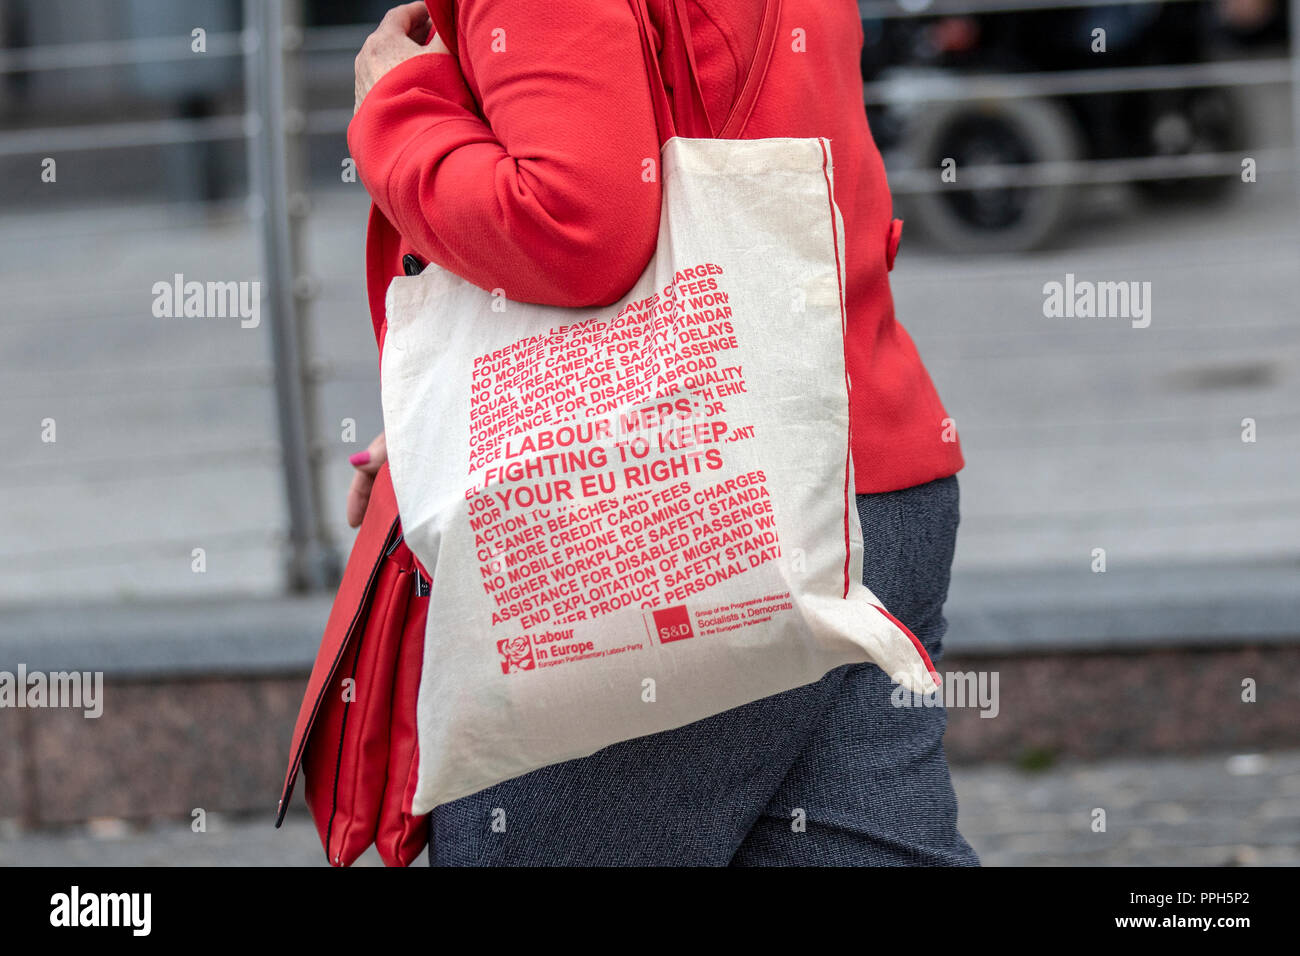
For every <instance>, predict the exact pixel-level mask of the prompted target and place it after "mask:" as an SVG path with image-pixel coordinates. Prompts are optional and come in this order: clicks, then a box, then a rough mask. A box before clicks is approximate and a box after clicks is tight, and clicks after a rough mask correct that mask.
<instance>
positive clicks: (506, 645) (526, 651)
mask: <svg viewBox="0 0 1300 956" xmlns="http://www.w3.org/2000/svg"><path fill="white" fill-rule="evenodd" d="M497 653H498V654H500V655H501V673H503V674H509V673H510V672H511V671H530V670H532V669H533V648H532V645H530V644H529V643H528V638H527V637H515V638H506V639H505V640H504V641H497Z"/></svg>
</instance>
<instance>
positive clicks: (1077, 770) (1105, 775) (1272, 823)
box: [0, 752, 1300, 866]
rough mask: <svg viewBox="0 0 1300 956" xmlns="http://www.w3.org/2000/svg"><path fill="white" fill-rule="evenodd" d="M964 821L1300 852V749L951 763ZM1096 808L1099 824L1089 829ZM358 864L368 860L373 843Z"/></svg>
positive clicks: (118, 857) (6, 845) (1026, 833)
mask: <svg viewBox="0 0 1300 956" xmlns="http://www.w3.org/2000/svg"><path fill="white" fill-rule="evenodd" d="M953 775H954V779H955V781H956V786H957V791H958V796H959V798H960V801H961V828H962V831H963V833H965V835H966V837H967V839H968V840H970V842H971V844H972V845H973V846H974V847H975V848H976V850H978V851H979V854H980V857H981V858H982V860H983V861H984V863H985V865H989V866H1140V865H1186V866H1253V865H1264V866H1269V865H1272V866H1294V865H1298V864H1300V752H1285V753H1272V754H1238V755H1233V756H1223V755H1220V756H1213V757H1199V758H1191V759H1173V758H1125V759H1117V760H1109V761H1104V762H1100V763H1089V764H1061V765H1059V766H1056V767H1050V768H1048V769H1045V770H1040V771H1033V772H1027V771H1023V770H1019V769H1016V768H1013V767H1007V766H962V767H956V768H954V771H953ZM1097 808H1100V809H1102V810H1105V813H1106V818H1105V822H1106V829H1105V832H1093V829H1092V821H1093V817H1094V812H1095V810H1096V809H1097ZM60 864H62V865H74V866H135V865H178V866H204V865H206V866H276V865H284V866H323V865H324V856H323V854H322V853H321V850H320V844H319V842H318V841H317V838H316V833H315V831H314V829H313V828H312V825H311V822H310V820H308V818H307V817H306V816H305V815H298V816H293V817H290V818H289V819H288V820H287V821H286V822H285V825H284V827H283V828H282V829H281V830H279V831H275V830H272V829H271V826H270V821H269V820H267V819H264V818H248V817H244V818H237V819H236V818H218V817H216V816H213V815H209V817H208V829H207V832H206V833H202V834H197V833H194V832H192V831H191V829H190V827H189V826H188V825H187V824H184V823H167V824H159V825H154V826H149V827H145V828H138V827H133V826H130V825H128V824H125V823H122V822H121V821H116V820H100V821H96V822H94V823H92V824H90V825H88V826H85V827H76V828H71V829H63V830H53V831H41V832H22V831H20V830H19V829H18V828H17V827H16V826H14V825H13V824H12V823H3V822H0V865H8V866H13V865H31V866H48V865H60ZM360 865H365V866H378V865H380V862H379V858H378V856H377V855H376V854H375V852H374V850H373V849H371V850H370V851H369V852H367V854H366V855H365V856H364V857H363V858H362V859H361V861H360Z"/></svg>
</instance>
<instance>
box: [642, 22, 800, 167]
mask: <svg viewBox="0 0 1300 956" xmlns="http://www.w3.org/2000/svg"><path fill="white" fill-rule="evenodd" d="M631 3H632V12H633V14H634V15H635V16H636V18H637V29H638V30H639V31H640V33H641V53H642V56H643V58H644V60H645V67H646V74H647V76H648V77H649V79H650V96H651V99H652V101H653V103H654V111H655V124H656V126H657V127H658V130H659V144H660V145H661V146H662V145H663V144H664V143H666V142H668V140H670V139H671V138H672V137H674V136H689V137H693V138H702V139H712V138H714V137H717V138H719V139H737V138H739V137H740V134H741V133H742V132H743V131H744V128H745V124H746V123H747V122H748V121H749V117H750V114H751V113H752V112H753V111H754V104H755V102H757V100H758V93H759V90H760V89H761V88H762V86H763V80H764V78H765V77H766V76H767V70H768V67H769V66H770V65H771V62H772V51H773V50H774V49H775V48H776V30H777V23H778V21H779V20H780V17H781V0H767V3H766V4H765V6H764V8H763V21H762V23H761V25H760V26H759V32H758V43H757V45H756V46H755V48H754V60H753V62H752V63H751V64H750V66H749V71H748V73H747V74H746V76H745V82H744V83H743V84H742V86H741V89H740V94H739V95H738V96H737V97H736V101H735V103H734V105H733V106H732V108H731V113H730V115H729V116H728V117H727V120H726V122H725V123H724V124H723V126H722V129H721V130H720V131H717V132H715V130H714V126H713V123H712V121H711V120H710V119H709V112H708V108H707V107H706V106H705V105H704V94H703V92H702V91H701V89H700V81H699V74H698V71H697V69H696V66H695V50H694V48H693V47H692V45H691V26H690V19H689V18H688V16H687V12H686V0H664V12H665V21H666V22H665V24H664V30H663V33H664V44H663V45H664V54H663V65H662V67H661V65H660V58H659V57H658V56H656V55H655V48H654V42H653V41H652V40H651V39H650V11H649V9H648V8H647V7H646V0H631ZM665 72H667V74H668V76H669V78H670V79H671V80H672V88H673V91H674V94H675V96H674V99H673V100H672V101H670V100H669V98H668V90H667V86H666V85H665V80H664V73H665Z"/></svg>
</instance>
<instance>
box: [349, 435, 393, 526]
mask: <svg viewBox="0 0 1300 956" xmlns="http://www.w3.org/2000/svg"><path fill="white" fill-rule="evenodd" d="M348 461H349V462H350V463H351V465H352V467H353V468H355V469H356V470H357V473H356V474H355V475H354V476H353V477H352V487H351V488H349V489H348V527H350V528H356V527H359V526H360V524H361V519H362V518H364V517H365V516H366V505H368V504H370V491H371V489H372V488H374V487H375V475H376V474H378V472H379V467H380V466H381V465H382V464H383V463H384V462H386V461H388V442H387V441H386V440H385V438H384V433H383V432H380V433H379V434H378V435H377V436H376V437H375V440H374V441H372V442H371V443H370V447H369V448H367V449H366V450H365V451H359V452H357V453H356V454H355V455H353V456H352V457H351V458H349V459H348Z"/></svg>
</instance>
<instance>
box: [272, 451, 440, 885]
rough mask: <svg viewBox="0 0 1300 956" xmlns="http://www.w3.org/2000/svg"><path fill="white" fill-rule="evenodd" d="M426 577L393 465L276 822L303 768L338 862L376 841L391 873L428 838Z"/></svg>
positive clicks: (318, 669)
mask: <svg viewBox="0 0 1300 956" xmlns="http://www.w3.org/2000/svg"><path fill="white" fill-rule="evenodd" d="M429 587H430V585H429V578H428V576H427V575H426V574H425V572H424V569H423V568H421V567H420V565H419V562H418V561H416V560H415V556H414V555H412V554H411V552H410V550H409V549H408V548H407V547H406V545H405V544H404V543H403V541H402V536H401V526H400V524H399V522H398V517H397V501H396V499H395V497H394V496H393V486H392V482H391V481H390V479H389V476H388V466H387V465H384V466H383V468H381V469H380V471H379V473H378V474H377V475H376V476H375V484H374V488H373V490H372V491H371V496H370V502H369V504H368V505H367V507H366V516H365V519H364V520H363V521H362V524H361V529H360V530H359V531H358V533H357V538H356V541H355V542H354V544H353V546H352V553H351V555H349V557H348V564H347V568H346V569H345V570H344V573H343V580H342V582H341V583H340V585H339V590H338V594H337V595H336V596H335V599H334V605H333V607H332V608H331V610H330V616H329V622H328V623H327V624H326V627H325V634H324V637H323V638H322V640H321V647H320V651H319V652H318V654H317V657H316V663H315V666H314V667H313V669H312V674H311V678H310V680H309V681H308V683H307V692H306V694H305V695H304V697H303V702H302V707H301V709H300V710H299V713H298V721H297V725H296V726H295V728H294V736H293V744H292V748H291V751H290V753H291V755H292V759H291V761H290V764H289V769H288V771H287V773H286V774H285V781H284V787H283V789H282V792H281V796H280V806H279V811H278V813H277V815H276V821H275V825H276V826H277V827H278V826H280V824H281V823H282V822H283V821H284V816H285V813H286V812H287V810H288V808H289V802H290V800H291V798H292V795H293V788H294V784H295V781H296V779H297V776H298V772H299V770H302V772H303V773H304V774H305V776H306V782H305V784H304V796H305V798H306V801H307V807H308V809H309V810H310V811H311V815H312V818H313V820H314V821H315V823H316V829H317V832H318V833H319V834H320V838H321V844H322V845H323V846H324V848H325V855H326V857H327V858H328V859H329V862H330V864H331V865H333V866H350V865H352V863H354V862H355V861H356V859H357V858H358V857H359V856H361V854H362V853H364V852H365V851H366V849H367V848H368V847H369V846H370V844H371V843H374V844H375V845H376V848H377V849H378V851H379V855H380V857H381V858H382V859H383V861H384V863H385V864H386V865H388V866H407V865H409V864H410V863H412V862H413V861H414V860H415V859H416V858H417V857H418V856H419V855H420V851H421V850H422V849H423V848H424V846H425V843H426V842H427V839H428V817H426V816H419V817H415V816H412V815H411V813H410V810H411V796H412V794H413V793H414V790H415V774H416V769H417V766H418V749H417V743H416V727H415V706H416V697H417V695H418V693H419V688H420V668H421V664H422V661H423V651H424V626H425V620H426V617H427V614H428V607H429V597H428V595H429Z"/></svg>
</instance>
